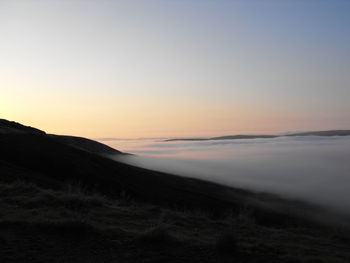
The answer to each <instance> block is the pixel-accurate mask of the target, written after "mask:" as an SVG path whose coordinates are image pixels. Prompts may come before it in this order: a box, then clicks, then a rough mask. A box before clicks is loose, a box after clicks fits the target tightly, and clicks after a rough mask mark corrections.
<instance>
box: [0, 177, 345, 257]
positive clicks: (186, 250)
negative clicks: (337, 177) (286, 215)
mask: <svg viewBox="0 0 350 263" xmlns="http://www.w3.org/2000/svg"><path fill="white" fill-rule="evenodd" d="M0 197H1V201H0V211H1V212H0V249H1V250H0V262H271V263H272V262H309V263H316V262H320V263H321V262H325V263H326V262H327V263H328V262H332V263H337V262H339V263H340V262H349V261H350V250H349V245H350V238H349V236H348V234H347V233H346V232H344V231H341V230H340V229H337V228H335V227H334V228H331V227H303V226H293V227H288V226H284V227H266V226H262V225H259V224H257V223H256V222H255V220H254V217H252V216H251V215H250V213H249V211H247V210H242V211H241V213H240V214H238V215H226V216H224V217H220V218H213V217H212V215H210V214H208V213H206V212H203V211H195V210H192V211H180V210H176V209H165V208H160V207H158V206H153V205H146V204H137V203H135V202H133V201H132V200H130V198H129V197H128V196H125V197H124V198H121V199H118V200H110V199H107V198H106V197H103V196H100V195H97V194H89V193H85V192H84V190H83V189H81V188H80V187H76V186H67V187H66V188H65V190H62V191H54V190H48V189H41V188H39V187H37V186H35V185H33V184H31V183H26V182H23V181H17V182H14V183H11V184H7V183H2V184H0Z"/></svg>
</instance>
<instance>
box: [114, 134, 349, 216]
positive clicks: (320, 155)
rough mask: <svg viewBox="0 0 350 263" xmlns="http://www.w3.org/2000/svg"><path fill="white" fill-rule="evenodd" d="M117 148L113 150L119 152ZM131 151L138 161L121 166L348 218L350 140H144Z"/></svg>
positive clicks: (130, 160)
mask: <svg viewBox="0 0 350 263" xmlns="http://www.w3.org/2000/svg"><path fill="white" fill-rule="evenodd" d="M117 143H118V142H115V145H113V146H115V147H116V148H118V145H117ZM129 147H130V145H129ZM122 150H124V149H122ZM130 151H131V153H134V154H137V155H135V156H124V157H122V159H118V160H122V161H124V162H127V163H130V164H133V165H136V166H141V167H144V168H149V169H154V170H159V171H163V172H169V173H172V174H177V175H181V176H189V177H195V178H200V179H203V180H208V181H212V182H217V183H221V184H225V185H229V186H233V187H241V188H246V189H250V190H253V191H259V192H260V191H263V192H270V193H275V194H279V195H281V196H285V197H288V198H296V199H301V200H306V201H309V202H312V203H315V204H319V205H323V206H327V207H328V208H331V209H333V210H337V211H341V212H343V213H349V212H348V211H350V137H295V138H287V137H283V138H276V139H250V140H224V141H215V142H213V141H210V142H208V141H206V142H160V141H159V142H154V141H146V140H142V141H138V142H134V144H133V146H132V147H130ZM349 214H350V213H349Z"/></svg>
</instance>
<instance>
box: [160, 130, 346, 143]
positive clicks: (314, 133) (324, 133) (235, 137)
mask: <svg viewBox="0 0 350 263" xmlns="http://www.w3.org/2000/svg"><path fill="white" fill-rule="evenodd" d="M296 136H329V137H330V136H350V130H328V131H310V132H297V133H290V134H286V135H277V134H260V135H245V134H238V135H226V136H219V137H211V138H177V139H167V140H164V141H165V142H174V141H214V140H239V139H272V138H278V137H296Z"/></svg>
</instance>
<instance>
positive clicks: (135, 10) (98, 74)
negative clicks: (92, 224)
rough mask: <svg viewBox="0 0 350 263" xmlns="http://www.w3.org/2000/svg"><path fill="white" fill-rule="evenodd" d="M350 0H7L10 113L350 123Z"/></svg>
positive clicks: (205, 126)
mask: <svg viewBox="0 0 350 263" xmlns="http://www.w3.org/2000/svg"><path fill="white" fill-rule="evenodd" d="M349 14H350V1H348V0H328V1H325V0H304V1H301V0H290V1H288V0H274V1H273V0H244V1H243V0H242V1H238V0H236V1H235V0H215V1H214V0H158V1H157V0H139V1H134V0H125V1H117V0H115V1H112V0H69V1H68V0H23V1H21V0H0V118H5V119H9V120H13V121H17V122H21V123H23V124H26V125H31V126H35V127H37V128H40V129H43V130H45V131H47V132H49V133H57V134H71V135H78V136H85V137H89V138H100V137H118V138H133V137H184V136H220V135H226V134H237V133H247V134H257V133H279V132H286V131H304V130H325V129H350V103H349V99H350V15H349Z"/></svg>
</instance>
